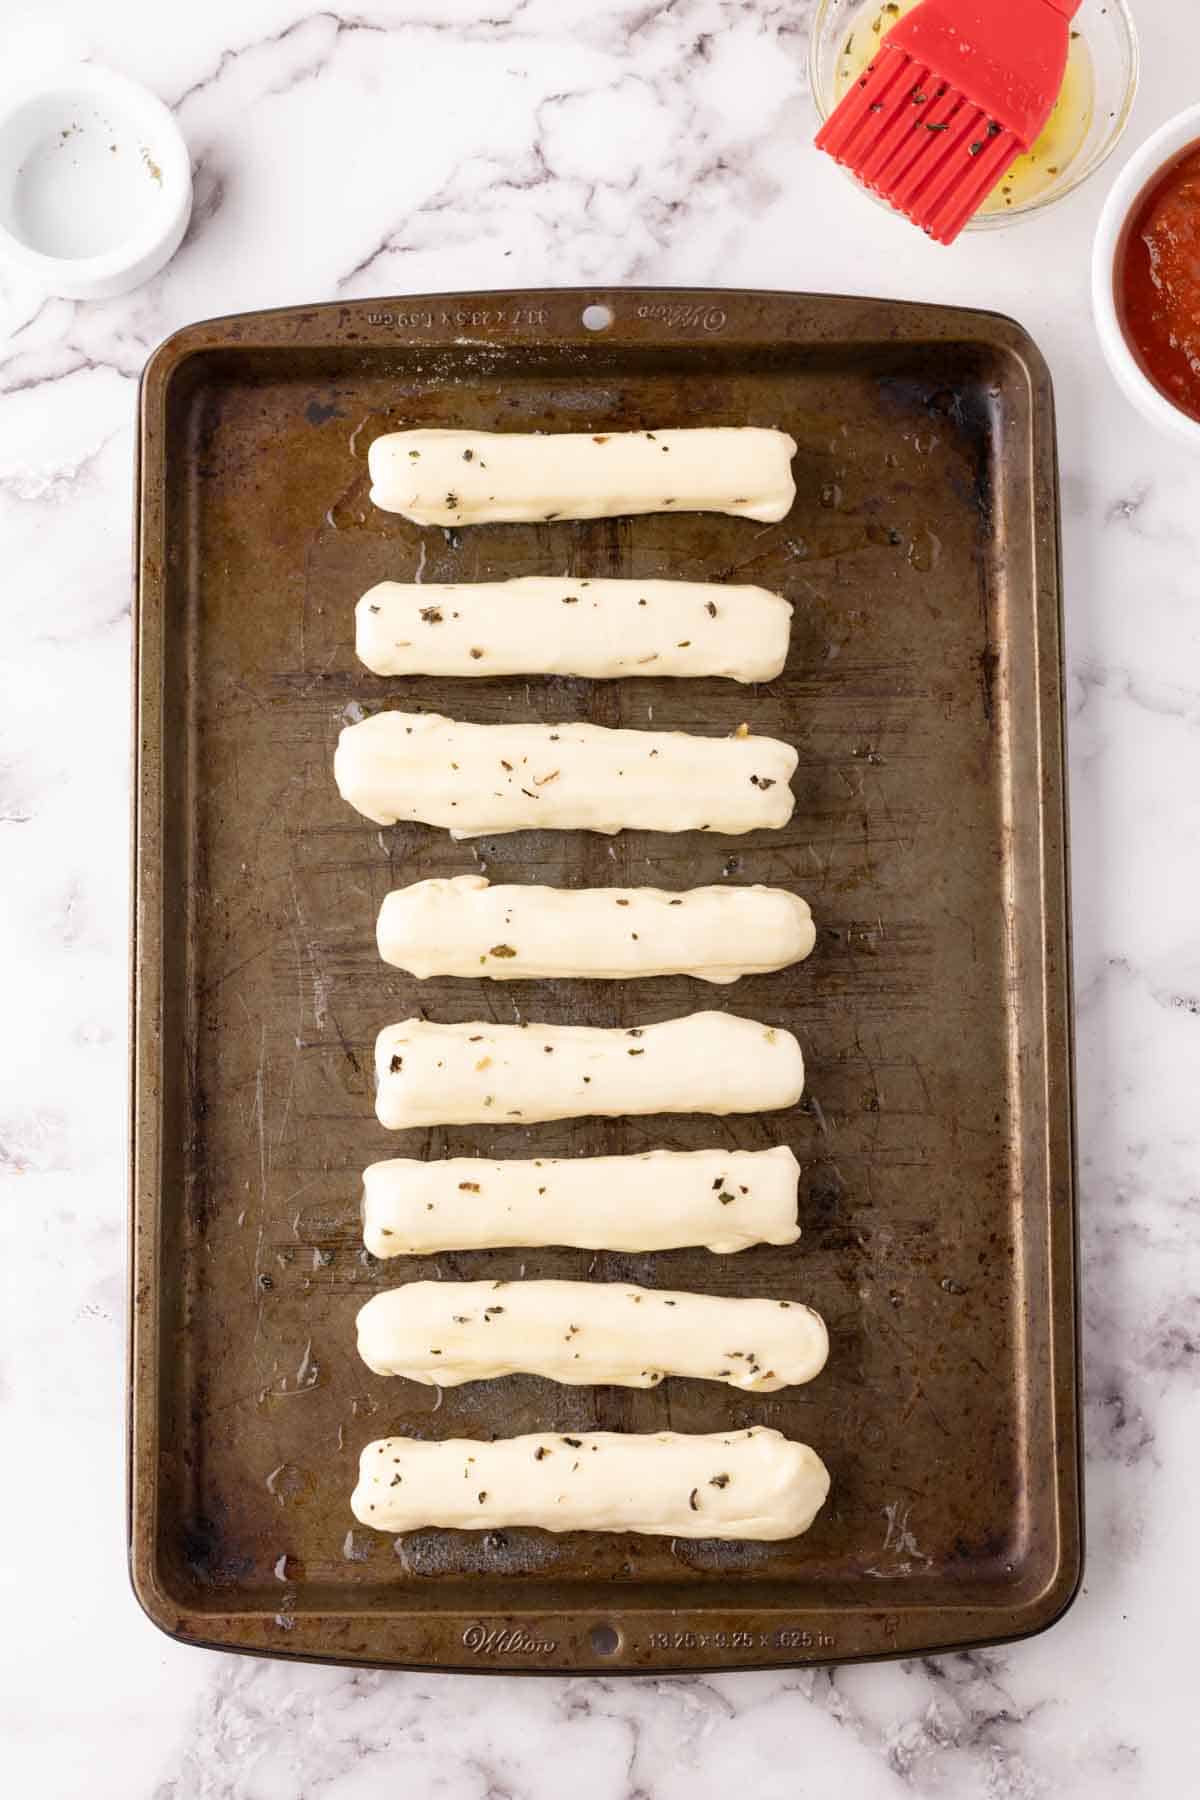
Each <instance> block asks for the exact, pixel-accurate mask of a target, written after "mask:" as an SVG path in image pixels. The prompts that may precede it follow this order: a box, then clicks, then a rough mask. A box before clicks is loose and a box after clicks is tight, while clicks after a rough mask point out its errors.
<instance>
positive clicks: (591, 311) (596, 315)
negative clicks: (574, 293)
mask: <svg viewBox="0 0 1200 1800" xmlns="http://www.w3.org/2000/svg"><path fill="white" fill-rule="evenodd" d="M616 316H617V315H616V313H615V312H614V311H613V309H612V307H611V306H601V305H600V304H599V302H597V303H596V304H595V305H593V306H585V307H584V309H583V312H582V313H581V314H580V317H581V319H582V321H583V324H584V327H585V328H586V330H588V331H607V330H608V328H609V326H610V325H611V324H612V323H613V320H614V319H615V318H616Z"/></svg>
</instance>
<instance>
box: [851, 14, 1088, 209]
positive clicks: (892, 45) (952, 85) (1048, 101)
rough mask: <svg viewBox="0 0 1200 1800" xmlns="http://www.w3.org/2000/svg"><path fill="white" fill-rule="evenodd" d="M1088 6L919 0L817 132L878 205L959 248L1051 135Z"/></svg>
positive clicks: (880, 47)
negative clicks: (989, 202)
mask: <svg viewBox="0 0 1200 1800" xmlns="http://www.w3.org/2000/svg"><path fill="white" fill-rule="evenodd" d="M1082 4H1083V0H922V3H921V5H919V6H917V7H915V8H914V10H913V11H912V12H910V13H908V14H906V15H905V17H904V18H903V19H901V20H900V21H899V22H898V23H897V24H895V25H893V26H892V29H891V30H890V31H889V32H888V33H887V35H886V37H884V38H883V39H882V40H881V42H880V45H879V49H878V50H877V51H876V53H875V56H874V59H873V60H872V62H871V64H870V66H869V67H868V69H867V71H866V73H865V75H863V76H862V78H861V79H860V80H859V81H857V82H856V83H855V85H854V86H853V87H852V88H851V89H850V92H849V93H848V94H847V95H846V97H845V99H844V100H843V101H842V102H841V104H840V105H839V106H838V107H837V109H836V111H834V112H833V113H831V115H830V117H829V118H828V120H827V121H826V123H825V125H824V126H823V128H822V129H821V131H820V132H819V133H818V135H817V146H818V148H819V149H821V150H828V152H829V154H830V155H831V156H832V157H835V158H836V160H837V161H838V162H840V163H842V164H844V165H845V167H846V168H848V169H850V170H851V171H852V172H853V173H854V174H855V175H857V176H858V178H859V180H860V181H862V182H865V184H866V185H867V187H869V188H871V189H872V190H873V191H874V192H875V193H877V194H878V195H879V196H880V198H881V199H884V200H886V201H888V202H889V204H890V205H892V206H894V207H895V208H896V210H897V211H898V212H902V213H904V214H906V215H907V217H908V218H910V219H911V220H912V222H913V224H914V225H920V226H921V228H922V230H924V231H927V232H928V233H929V235H930V236H931V237H933V238H936V239H937V240H938V242H939V243H942V244H949V243H952V242H953V241H954V239H955V238H956V237H957V236H958V234H959V232H960V231H961V230H962V228H963V226H964V225H965V224H966V223H967V221H968V219H970V218H971V217H972V215H973V214H974V213H976V212H978V210H979V208H980V207H981V206H982V205H983V202H984V201H985V200H986V199H987V197H988V195H989V194H990V193H991V191H992V189H993V188H994V187H995V186H996V184H997V182H998V181H999V180H1000V178H1001V176H1002V175H1004V174H1005V173H1006V172H1007V170H1008V169H1009V168H1010V167H1011V165H1012V164H1013V162H1014V161H1015V160H1016V158H1017V157H1018V156H1020V155H1021V154H1022V153H1023V152H1024V151H1026V150H1028V149H1029V148H1030V146H1031V145H1032V144H1033V143H1034V141H1035V140H1036V139H1037V137H1038V136H1039V135H1040V134H1041V132H1042V130H1043V128H1044V127H1045V124H1046V121H1047V119H1048V118H1049V117H1050V114H1051V112H1052V111H1053V108H1054V102H1055V101H1056V100H1057V99H1058V94H1059V89H1060V88H1061V87H1062V84H1063V76H1064V74H1065V73H1066V68H1067V50H1068V47H1069V38H1070V32H1069V29H1068V28H1069V25H1070V22H1071V20H1072V19H1073V18H1074V17H1075V14H1076V13H1077V12H1078V11H1079V8H1080V6H1081V5H1082Z"/></svg>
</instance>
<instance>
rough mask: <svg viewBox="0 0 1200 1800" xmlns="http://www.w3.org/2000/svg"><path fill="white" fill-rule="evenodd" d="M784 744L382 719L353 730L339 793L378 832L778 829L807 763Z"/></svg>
mask: <svg viewBox="0 0 1200 1800" xmlns="http://www.w3.org/2000/svg"><path fill="white" fill-rule="evenodd" d="M798 760H799V759H798V757H797V755H796V752H795V751H794V750H793V749H792V747H791V745H790V744H783V743H780V742H778V740H777V739H775V738H756V737H692V736H690V735H689V734H688V733H686V732H682V731H614V730H609V729H608V728H607V727H606V726H603V725H468V724H463V723H460V722H458V721H456V720H454V719H444V718H442V717H440V716H439V714H437V713H406V712H381V713H376V714H375V716H374V717H373V718H370V719H363V720H361V721H360V722H359V723H358V724H357V725H347V726H346V728H345V730H344V731H343V732H342V734H341V736H340V737H339V739H338V745H337V751H336V753H335V755H334V761H333V773H334V779H335V780H336V782H337V785H338V791H339V792H340V793H341V796H342V798H343V799H344V800H348V801H349V802H350V805H351V806H354V807H357V809H358V811H359V812H360V813H365V815H366V816H367V818H368V819H374V820H375V822H376V824H378V825H395V824H396V823H398V822H399V821H400V820H402V819H404V820H409V819H419V820H421V821H423V822H424V823H425V824H426V825H444V826H446V827H447V828H448V829H449V831H450V834H451V836H452V837H456V838H462V837H478V836H479V835H480V834H481V833H485V832H486V833H487V834H489V835H491V834H493V833H494V834H497V835H498V834H499V833H501V832H505V831H533V830H537V829H538V828H542V829H546V830H557V831H570V830H578V831H603V832H609V833H612V832H615V831H626V830H642V831H716V832H724V833H726V834H728V835H729V836H739V835H740V834H741V833H743V832H747V831H755V830H758V829H761V828H764V827H765V828H766V829H769V830H778V829H780V828H781V827H782V826H784V825H786V824H787V822H788V820H789V819H790V818H791V816H792V807H793V805H794V801H793V798H792V790H791V788H790V787H789V786H788V783H789V782H790V780H791V778H792V775H793V774H794V773H795V769H796V763H797V761H798Z"/></svg>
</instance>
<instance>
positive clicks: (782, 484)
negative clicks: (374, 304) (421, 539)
mask: <svg viewBox="0 0 1200 1800" xmlns="http://www.w3.org/2000/svg"><path fill="white" fill-rule="evenodd" d="M795 454H796V445H795V441H794V440H793V439H792V438H790V437H788V436H787V434H786V432H782V431H764V430H762V429H760V428H757V427H755V426H745V425H743V426H733V427H728V426H718V427H715V428H713V427H707V428H704V429H701V430H689V431H607V432H605V431H601V432H597V433H595V434H593V433H591V432H579V433H575V432H551V433H547V434H544V435H543V434H535V433H521V432H490V431H394V432H389V433H388V434H387V435H386V436H384V437H377V438H376V439H375V442H374V443H373V444H372V445H371V448H370V451H369V454H368V462H369V466H370V470H371V483H372V486H371V498H372V500H373V501H374V502H375V504H376V506H381V507H383V508H384V510H385V511H387V512H397V513H403V515H404V517H405V518H406V519H411V520H412V521H413V523H414V524H416V525H484V524H492V523H496V522H503V521H506V520H526V521H529V520H541V521H544V522H546V523H549V522H550V521H551V520H554V519H609V518H616V517H619V516H622V515H628V514H632V513H657V512H722V513H734V514H736V515H737V516H738V517H740V518H743V519H761V520H764V521H767V522H774V521H776V520H779V519H782V518H783V517H784V516H785V514H786V513H787V512H788V510H789V509H790V507H791V504H792V501H793V500H794V499H795V497H796V484H795V482H794V481H793V480H792V458H793V456H795Z"/></svg>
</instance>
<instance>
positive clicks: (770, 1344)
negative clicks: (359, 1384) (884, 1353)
mask: <svg viewBox="0 0 1200 1800" xmlns="http://www.w3.org/2000/svg"><path fill="white" fill-rule="evenodd" d="M358 1354H359V1355H360V1356H361V1357H362V1359H363V1361H364V1362H365V1363H366V1365H367V1367H368V1368H369V1369H373V1370H374V1371H375V1373H376V1375H403V1376H405V1377H406V1378H407V1379H408V1380H409V1381H418V1382H421V1383H422V1384H423V1385H424V1386H426V1387H459V1386H460V1385H461V1384H462V1383H463V1382H464V1381H486V1380H491V1379H493V1378H494V1377H496V1376H500V1375H541V1376H543V1377H544V1378H545V1379H546V1380H547V1381H561V1382H563V1383H564V1384H565V1385H566V1386H569V1387H586V1386H589V1385H590V1384H592V1383H594V1382H612V1383H613V1384H614V1385H615V1386H617V1387H635V1388H650V1387H657V1386H658V1384H659V1382H660V1381H661V1380H662V1379H663V1377H664V1376H665V1375H690V1376H693V1377H695V1378H696V1379H698V1380H701V1381H723V1382H726V1383H727V1384H728V1386H730V1387H735V1388H740V1389H741V1390H742V1392H743V1393H747V1394H774V1393H777V1392H778V1391H779V1389H780V1388H785V1387H795V1386H798V1385H799V1384H800V1383H802V1382H806V1381H811V1380H812V1378H813V1376H814V1375H819V1374H820V1372H821V1370H822V1369H823V1368H824V1367H825V1359H826V1357H827V1356H828V1354H829V1337H828V1334H827V1332H826V1330H825V1322H824V1320H823V1319H822V1318H821V1316H820V1314H819V1313H815V1312H813V1311H812V1309H811V1308H810V1307H807V1306H801V1305H800V1303H799V1302H798V1301H796V1300H731V1299H727V1298H725V1297H724V1296H719V1295H713V1294H685V1293H676V1292H672V1291H671V1290H669V1289H664V1288H639V1287H630V1286H628V1285H627V1284H626V1283H625V1282H623V1281H409V1282H406V1283H405V1285H404V1286H403V1287H396V1288H389V1289H388V1290H387V1291H386V1292H385V1293H382V1294H376V1295H375V1297H374V1298H373V1299H371V1300H368V1301H367V1304H366V1305H365V1306H364V1307H362V1308H361V1310H360V1312H359V1315H358Z"/></svg>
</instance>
